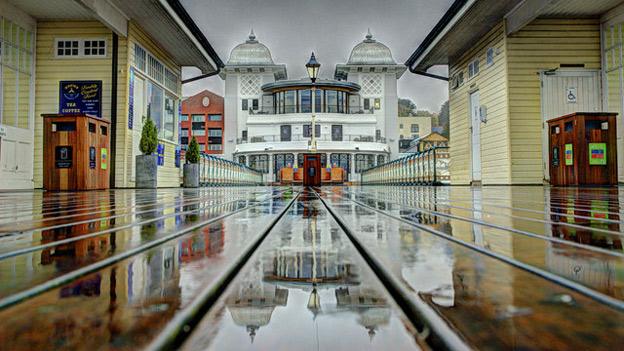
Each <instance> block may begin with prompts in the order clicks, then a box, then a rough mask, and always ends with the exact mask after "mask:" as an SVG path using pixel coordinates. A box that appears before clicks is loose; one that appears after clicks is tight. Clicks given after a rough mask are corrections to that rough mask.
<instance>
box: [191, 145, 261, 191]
mask: <svg viewBox="0 0 624 351" xmlns="http://www.w3.org/2000/svg"><path fill="white" fill-rule="evenodd" d="M181 162H182V163H184V157H182V159H181ZM199 183H200V185H202V186H234V185H260V184H263V180H262V173H261V172H259V171H257V170H255V169H253V168H250V167H248V166H246V165H243V164H240V163H236V162H232V161H228V160H226V159H223V158H220V157H216V156H212V155H208V154H204V153H202V154H201V156H200V158H199Z"/></svg>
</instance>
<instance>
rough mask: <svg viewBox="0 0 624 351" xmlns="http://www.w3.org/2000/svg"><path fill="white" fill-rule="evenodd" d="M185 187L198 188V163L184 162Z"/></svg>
mask: <svg viewBox="0 0 624 351" xmlns="http://www.w3.org/2000/svg"><path fill="white" fill-rule="evenodd" d="M183 185H184V187H185V188H198V187H199V164H197V163H186V164H184V181H183Z"/></svg>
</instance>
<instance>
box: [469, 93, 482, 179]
mask: <svg viewBox="0 0 624 351" xmlns="http://www.w3.org/2000/svg"><path fill="white" fill-rule="evenodd" d="M480 106H481V104H480V102H479V91H475V92H474V93H472V94H470V139H471V143H472V148H471V150H472V152H471V153H472V167H471V168H472V181H473V182H479V181H481V117H480V116H479V107H480Z"/></svg>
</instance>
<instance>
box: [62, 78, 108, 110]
mask: <svg viewBox="0 0 624 351" xmlns="http://www.w3.org/2000/svg"><path fill="white" fill-rule="evenodd" d="M59 113H62V114H70V115H71V114H87V115H91V116H96V117H102V81H101V80H73V81H61V82H60V96H59Z"/></svg>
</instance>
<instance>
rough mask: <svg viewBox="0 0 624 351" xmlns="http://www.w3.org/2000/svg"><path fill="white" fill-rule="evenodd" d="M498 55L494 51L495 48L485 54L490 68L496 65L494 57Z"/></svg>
mask: <svg viewBox="0 0 624 351" xmlns="http://www.w3.org/2000/svg"><path fill="white" fill-rule="evenodd" d="M495 54H496V51H495V50H494V48H489V49H487V52H486V53H485V63H486V65H487V66H488V67H490V66H492V65H493V64H494V55H495Z"/></svg>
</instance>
